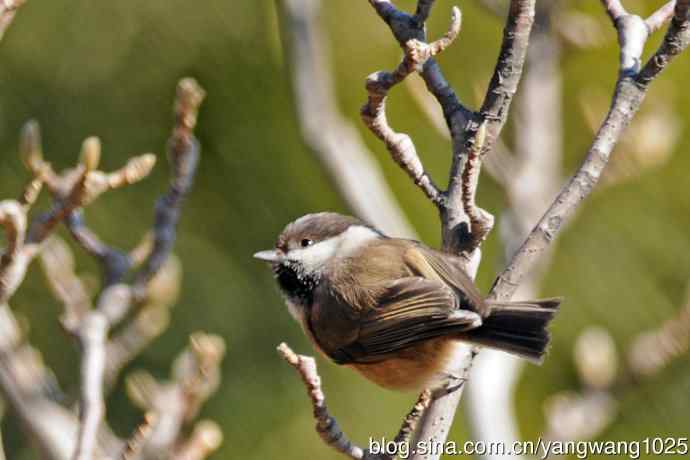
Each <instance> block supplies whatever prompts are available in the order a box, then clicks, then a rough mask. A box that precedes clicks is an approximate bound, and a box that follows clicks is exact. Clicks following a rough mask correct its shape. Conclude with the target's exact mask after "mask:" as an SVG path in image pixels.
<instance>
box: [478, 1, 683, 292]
mask: <svg viewBox="0 0 690 460" xmlns="http://www.w3.org/2000/svg"><path fill="white" fill-rule="evenodd" d="M682 3H683V2H680V3H679V4H678V5H676V15H675V16H674V19H673V21H672V23H671V26H670V27H669V30H668V32H667V34H666V38H665V39H664V43H662V45H661V47H660V51H659V52H657V55H659V53H662V54H664V55H665V56H666V58H665V60H664V64H663V67H665V65H666V64H667V62H668V60H670V59H671V58H672V57H673V56H675V55H677V54H679V53H680V52H681V51H682V50H684V49H685V48H686V47H687V45H688V43H689V42H690V32H689V30H690V28H689V27H688V20H687V10H688V3H687V2H684V6H682ZM604 4H605V6H607V8H609V9H608V10H607V11H611V10H610V7H611V5H610V2H604ZM679 5H681V6H680V7H679ZM613 10H614V12H617V11H618V10H617V9H616V8H615V7H614V8H613ZM679 10H680V11H679ZM610 14H611V13H610ZM631 16H632V15H627V16H619V17H618V19H617V20H616V21H615V22H614V25H615V27H616V28H617V29H618V33H619V43H620V52H621V67H620V74H619V77H618V81H617V83H616V89H615V92H614V95H613V99H612V101H611V107H610V109H609V113H608V114H607V116H606V119H605V120H604V122H603V123H602V125H601V127H600V128H599V131H598V133H597V135H596V137H595V139H594V142H593V143H592V146H591V147H590V149H589V151H588V153H587V157H586V158H585V160H584V162H583V163H582V165H581V166H580V168H579V169H578V171H577V172H576V173H575V175H574V176H573V177H572V178H571V179H570V181H569V182H568V183H567V184H566V185H565V187H564V188H563V189H562V190H561V192H560V193H559V195H558V196H557V197H556V199H555V201H554V202H553V204H552V205H551V207H550V208H549V209H548V210H547V211H546V213H545V214H544V216H543V217H542V218H541V219H540V221H539V223H538V224H537V226H536V227H535V228H534V229H533V230H532V232H531V233H530V235H529V236H528V237H527V239H526V240H525V242H524V243H523V244H522V246H521V247H520V248H519V249H518V251H517V252H516V253H515V255H514V256H513V258H512V260H511V261H510V263H509V264H508V265H507V266H506V268H505V269H504V270H503V271H502V272H501V273H500V274H499V275H498V277H497V279H496V281H495V283H494V286H493V287H492V289H491V293H490V296H491V298H494V299H502V300H507V299H510V298H511V297H512V295H513V294H514V292H515V290H516V289H517V287H518V286H519V284H520V282H521V281H522V278H523V277H524V275H525V274H526V273H527V272H528V271H529V270H530V269H531V268H532V267H533V266H534V264H535V263H536V262H537V260H538V259H539V258H540V257H541V254H542V253H543V252H544V251H545V250H546V248H547V247H548V246H549V244H550V243H551V241H553V239H554V238H555V236H556V235H557V234H558V232H559V231H560V229H561V228H562V226H563V223H564V222H565V221H566V220H567V219H568V218H569V217H570V216H571V215H572V214H573V213H574V212H575V209H577V207H578V205H579V204H580V203H581V202H582V200H584V199H585V198H586V197H587V196H588V195H589V194H590V193H591V192H592V190H593V188H594V186H595V185H596V183H597V182H598V181H599V179H600V177H601V174H602V172H603V170H604V168H605V166H606V165H607V163H608V160H609V158H610V155H611V152H612V151H613V149H614V147H615V145H616V143H617V142H618V140H619V138H620V137H621V135H622V134H623V131H624V130H625V128H626V127H627V125H628V123H629V122H630V120H631V119H632V117H633V116H634V115H635V114H636V113H637V111H638V109H639V108H640V105H641V104H642V101H643V99H644V96H645V94H646V92H647V89H648V85H649V83H650V82H651V81H652V79H653V78H654V77H655V76H656V75H658V73H659V71H660V70H661V68H659V69H658V71H657V72H655V73H653V74H647V76H648V77H645V70H642V71H641V72H640V73H639V74H635V73H634V68H635V66H634V65H633V66H632V67H630V63H631V62H635V61H637V62H639V59H640V55H641V53H642V50H643V48H644V43H645V41H646V39H647V33H646V27H645V26H644V21H643V20H642V19H641V18H639V16H633V17H632V19H627V20H626V18H629V17H631ZM678 18H685V21H684V22H680V21H679V20H678ZM640 25H641V26H642V27H645V29H644V30H645V32H644V33H642V32H641V30H640ZM668 43H675V44H676V45H677V47H676V48H674V51H673V52H672V53H671V54H665V53H666V52H665V51H662V50H667V49H669V48H668V46H669V45H668ZM676 45H674V46H676ZM633 50H635V51H636V52H639V53H640V54H637V55H635V54H628V53H630V52H631V51H633ZM651 62H660V61H658V60H657V59H656V57H653V58H652V59H651V60H650V63H651ZM649 66H650V64H649V63H648V64H647V66H645V69H647V68H648V67H649ZM652 66H654V67H655V68H656V67H657V66H656V64H652ZM663 67H662V68H663Z"/></svg>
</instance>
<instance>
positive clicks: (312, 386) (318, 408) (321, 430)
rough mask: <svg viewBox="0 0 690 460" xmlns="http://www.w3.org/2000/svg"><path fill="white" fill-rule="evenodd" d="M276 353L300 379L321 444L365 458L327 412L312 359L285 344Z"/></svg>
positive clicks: (363, 451)
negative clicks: (306, 394)
mask: <svg viewBox="0 0 690 460" xmlns="http://www.w3.org/2000/svg"><path fill="white" fill-rule="evenodd" d="M278 353H279V354H280V355H281V356H282V358H283V359H284V360H285V361H287V362H288V364H290V365H291V366H292V367H294V368H295V370H297V372H299V374H300V376H301V377H302V381H303V382H304V386H305V387H307V393H308V394H309V398H310V399H311V404H312V407H313V409H314V419H315V420H316V432H317V433H318V434H319V436H321V439H323V442H325V443H326V444H327V445H328V446H330V447H332V448H333V449H335V450H336V451H338V452H340V453H341V454H345V455H347V456H348V457H350V458H352V459H355V460H361V459H364V458H367V457H366V455H367V453H366V451H365V449H362V448H361V447H359V446H356V445H355V444H353V443H352V441H350V439H349V438H348V437H347V435H346V434H345V433H343V431H342V429H341V428H340V426H339V425H338V423H337V421H336V420H335V418H334V417H333V416H332V415H331V414H330V413H329V412H328V407H327V406H326V396H325V395H324V393H323V389H322V388H321V377H320V376H319V374H318V371H317V369H316V361H315V360H314V358H312V357H309V356H303V355H298V354H296V353H295V352H294V351H292V349H291V348H290V347H289V346H288V345H287V344H286V343H281V344H280V346H278Z"/></svg>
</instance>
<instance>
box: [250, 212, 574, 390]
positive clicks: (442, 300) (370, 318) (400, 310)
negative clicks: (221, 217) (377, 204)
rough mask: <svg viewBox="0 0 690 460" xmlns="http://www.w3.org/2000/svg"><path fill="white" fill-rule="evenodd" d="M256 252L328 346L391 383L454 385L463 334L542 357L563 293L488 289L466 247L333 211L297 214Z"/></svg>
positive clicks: (341, 359) (335, 356)
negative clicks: (457, 249)
mask: <svg viewBox="0 0 690 460" xmlns="http://www.w3.org/2000/svg"><path fill="white" fill-rule="evenodd" d="M254 257H255V258H256V259H259V260H262V261H264V262H268V263H269V264H270V265H271V267H272V271H273V274H274V276H275V278H276V280H277V282H278V286H279V289H280V291H281V292H282V294H283V296H284V298H285V300H286V304H287V307H288V310H289V312H290V314H291V316H292V317H293V318H294V319H295V320H297V322H298V323H299V324H300V325H301V326H302V329H303V330H304V332H305V334H306V335H307V337H308V338H309V339H310V341H311V342H312V344H313V345H314V347H315V348H316V349H317V350H318V351H319V352H321V353H322V354H323V355H325V356H326V357H328V358H329V359H330V360H332V361H333V362H335V363H336V364H339V365H343V366H347V367H350V368H352V369H354V370H355V371H357V372H359V373H360V374H361V375H362V376H364V377H365V378H367V379H369V380H370V381H372V382H374V383H375V384H377V385H379V386H381V387H384V388H387V389H391V390H399V391H412V390H420V389H433V388H441V387H442V386H443V385H447V384H448V381H449V378H450V377H452V376H453V375H454V374H453V370H454V369H455V367H457V362H456V360H457V359H458V358H459V353H461V352H462V350H464V349H466V347H463V346H462V343H463V342H465V343H469V344H472V345H481V346H486V347H491V348H495V349H498V350H502V351H506V352H508V353H512V354H514V355H517V356H519V357H521V358H525V359H527V360H529V361H531V362H533V363H538V364H540V363H541V362H542V361H543V358H544V355H545V353H546V350H547V346H548V344H549V340H550V335H549V332H548V330H547V326H548V325H549V323H550V322H551V320H552V319H553V318H554V315H555V314H556V312H557V311H558V308H559V305H560V303H561V300H562V299H560V298H550V299H542V300H529V301H516V302H503V301H494V300H489V299H486V298H484V297H483V296H482V295H481V293H480V291H479V289H478V288H477V287H476V286H475V284H474V282H473V280H472V279H471V278H470V277H469V275H468V274H467V273H466V272H465V271H464V268H463V259H461V258H460V257H459V256H456V255H453V254H449V253H446V252H441V251H438V250H435V249H432V248H430V247H428V246H426V245H425V244H423V243H421V242H419V241H416V240H411V239H403V238H394V237H389V236H387V235H385V234H384V233H382V232H381V231H380V230H378V229H376V228H375V227H373V226H371V225H369V224H367V223H365V222H363V221H361V220H360V219H357V218H355V217H350V216H345V215H342V214H338V213H334V212H320V213H313V214H307V215H305V216H302V217H300V218H298V219H297V220H295V221H294V222H291V223H290V224H288V225H287V226H286V227H285V229H284V230H283V231H282V232H281V233H280V235H279V236H278V239H277V242H276V244H275V247H274V248H273V249H270V250H266V251H260V252H257V253H256V254H254ZM454 364H455V367H454Z"/></svg>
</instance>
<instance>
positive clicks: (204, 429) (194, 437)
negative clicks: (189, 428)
mask: <svg viewBox="0 0 690 460" xmlns="http://www.w3.org/2000/svg"><path fill="white" fill-rule="evenodd" d="M222 442H223V433H222V432H221V430H220V427H219V426H218V425H217V424H216V423H215V422H212V421H210V420H202V421H201V422H199V423H197V424H196V426H195V427H194V431H193V432H192V434H191V436H190V437H189V438H188V439H187V440H185V441H183V442H182V444H181V445H180V447H178V448H177V452H175V453H174V454H173V456H172V458H173V460H204V459H205V458H206V457H208V456H209V455H211V454H212V453H213V451H215V450H217V449H218V448H219V447H220V445H221V443H222Z"/></svg>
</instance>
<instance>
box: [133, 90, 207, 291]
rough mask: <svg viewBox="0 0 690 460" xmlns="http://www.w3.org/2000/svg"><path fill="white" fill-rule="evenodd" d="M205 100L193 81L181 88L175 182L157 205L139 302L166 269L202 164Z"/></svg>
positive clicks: (138, 283) (171, 154) (171, 148)
mask: <svg viewBox="0 0 690 460" xmlns="http://www.w3.org/2000/svg"><path fill="white" fill-rule="evenodd" d="M204 96H205V92H204V90H203V89H202V88H201V87H200V86H199V84H198V83H197V82H196V81H195V80H194V79H192V78H185V79H182V80H181V81H180V83H179V84H178V86H177V97H176V100H175V126H174V129H173V134H172V137H171V138H170V140H169V141H168V160H169V161H170V165H171V167H172V179H171V181H170V189H169V190H168V192H167V193H166V194H165V195H164V196H162V197H161V198H160V199H159V200H158V202H157V203H156V218H155V223H154V245H153V251H152V252H151V254H150V255H149V257H148V259H147V260H146V262H145V264H144V266H143V268H142V269H141V270H140V271H139V273H137V276H136V279H135V281H134V293H135V297H136V298H137V299H138V300H141V299H143V297H144V296H145V295H146V284H147V283H148V281H149V280H151V278H153V277H154V276H155V274H156V273H157V272H158V270H160V268H161V267H162V266H163V263H164V262H165V261H166V259H167V258H168V256H169V255H170V252H171V251H172V248H173V245H174V244H175V236H176V227H177V221H178V220H179V217H180V207H181V205H182V200H183V199H184V197H185V196H186V195H187V193H188V192H189V190H190V188H191V186H192V182H193V180H194V174H195V172H196V167H197V163H198V161H199V150H200V147H199V142H198V141H197V139H196V138H195V137H194V127H195V126H196V120H197V115H198V111H199V106H200V105H201V102H202V101H203V100H204Z"/></svg>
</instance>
